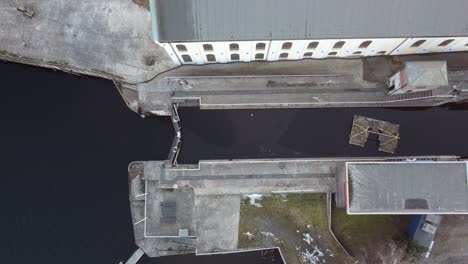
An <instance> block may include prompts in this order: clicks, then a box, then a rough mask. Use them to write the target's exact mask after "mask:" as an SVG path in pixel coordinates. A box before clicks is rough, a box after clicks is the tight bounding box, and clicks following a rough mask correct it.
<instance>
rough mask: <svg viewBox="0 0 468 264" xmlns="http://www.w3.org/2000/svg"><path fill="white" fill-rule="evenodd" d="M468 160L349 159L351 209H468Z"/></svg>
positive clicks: (397, 212) (437, 211)
mask: <svg viewBox="0 0 468 264" xmlns="http://www.w3.org/2000/svg"><path fill="white" fill-rule="evenodd" d="M467 177H468V176H467V163H466V162H450V163H446V162H395V163H393V162H381V163H349V164H348V187H349V208H348V209H349V212H350V213H358V214H366V213H370V214H371V213H394V214H399V213H407V214H408V213H410V214H418V213H423V214H429V213H468V183H467Z"/></svg>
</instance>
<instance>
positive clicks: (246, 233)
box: [243, 232, 254, 240]
mask: <svg viewBox="0 0 468 264" xmlns="http://www.w3.org/2000/svg"><path fill="white" fill-rule="evenodd" d="M243 235H244V236H247V238H248V239H249V240H251V239H252V238H253V237H254V235H253V234H252V233H250V232H245V233H243Z"/></svg>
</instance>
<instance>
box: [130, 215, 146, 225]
mask: <svg viewBox="0 0 468 264" xmlns="http://www.w3.org/2000/svg"><path fill="white" fill-rule="evenodd" d="M145 220H146V217H145V218H143V219H141V220H140V221H138V222H136V223H134V224H133V225H138V224H139V223H141V222H143V221H145Z"/></svg>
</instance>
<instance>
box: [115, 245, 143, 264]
mask: <svg viewBox="0 0 468 264" xmlns="http://www.w3.org/2000/svg"><path fill="white" fill-rule="evenodd" d="M144 254H145V252H143V250H141V248H139V249H137V250H135V252H133V254H132V255H131V256H130V258H129V259H128V260H127V261H126V262H125V264H136V263H137V262H138V261H139V260H140V258H141V257H143V255H144ZM120 264H123V262H120Z"/></svg>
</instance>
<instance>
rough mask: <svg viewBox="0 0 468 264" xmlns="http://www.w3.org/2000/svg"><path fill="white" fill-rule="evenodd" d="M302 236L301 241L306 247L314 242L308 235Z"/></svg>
mask: <svg viewBox="0 0 468 264" xmlns="http://www.w3.org/2000/svg"><path fill="white" fill-rule="evenodd" d="M302 236H303V238H302V240H304V242H306V243H307V244H308V245H310V243H312V242H314V238H312V236H311V235H310V234H309V233H303V234H302Z"/></svg>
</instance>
